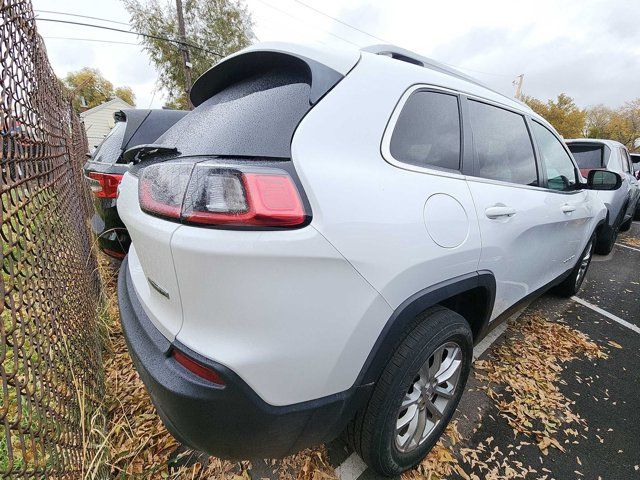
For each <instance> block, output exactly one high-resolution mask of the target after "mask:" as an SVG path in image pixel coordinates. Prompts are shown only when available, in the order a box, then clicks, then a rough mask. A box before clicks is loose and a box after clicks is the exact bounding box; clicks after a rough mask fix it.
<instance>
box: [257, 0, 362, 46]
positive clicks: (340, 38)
mask: <svg viewBox="0 0 640 480" xmlns="http://www.w3.org/2000/svg"><path fill="white" fill-rule="evenodd" d="M258 1H259V2H260V3H262V4H263V5H266V6H267V7H269V8H273V9H274V10H277V11H278V12H280V13H282V14H284V15H286V16H287V17H290V18H293V19H294V20H297V21H298V22H302V23H306V24H307V25H310V26H312V27H314V28H316V29H317V30H322V31H323V32H325V33H327V34H329V35H331V36H332V37H335V38H337V39H338V40H342V41H343V42H347V43H350V44H351V45H354V46H355V47H358V49H360V48H362V45H358V44H357V43H354V42H352V41H351V40H347V39H346V38H343V37H341V36H340V35H336V34H335V33H331V32H328V31H326V30H324V29H323V28H320V27H318V26H316V25H313V24H311V23H309V22H306V21H304V20H302V19H300V18H299V17H296V16H295V15H291V14H290V13H289V12H286V11H284V10H282V9H280V8H278V7H276V6H274V5H271V4H270V3H267V2H265V1H264V0H258Z"/></svg>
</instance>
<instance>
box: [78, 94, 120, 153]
mask: <svg viewBox="0 0 640 480" xmlns="http://www.w3.org/2000/svg"><path fill="white" fill-rule="evenodd" d="M123 108H133V106H131V105H129V104H128V103H127V102H125V101H124V100H122V99H121V98H118V97H115V98H114V99H112V100H109V101H108V102H105V103H102V104H100V105H98V106H97V107H93V108H90V109H89V110H86V111H84V112H81V113H80V119H81V120H82V122H83V123H84V131H85V132H86V133H87V140H88V142H89V151H90V152H92V151H93V150H94V149H95V148H96V147H97V146H98V145H100V142H102V140H104V137H106V136H107V133H109V131H110V130H111V129H112V128H113V126H114V125H115V121H114V119H113V114H114V113H115V112H117V111H118V110H122V109H123Z"/></svg>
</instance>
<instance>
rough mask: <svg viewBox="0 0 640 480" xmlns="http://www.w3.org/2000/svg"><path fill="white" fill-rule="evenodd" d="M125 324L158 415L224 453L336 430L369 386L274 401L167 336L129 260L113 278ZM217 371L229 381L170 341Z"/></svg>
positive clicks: (246, 454)
mask: <svg viewBox="0 0 640 480" xmlns="http://www.w3.org/2000/svg"><path fill="white" fill-rule="evenodd" d="M118 302H119V306H120V317H121V322H122V328H123V331H124V334H125V338H126V341H127V346H128V348H129V353H130V354H131V357H132V359H133V362H134V365H135V367H136V369H137V371H138V373H139V374H140V377H141V378H142V381H143V382H144V384H145V386H146V387H147V390H148V391H149V394H150V396H151V398H152V400H153V403H154V405H155V406H156V408H157V410H158V413H159V415H160V417H161V418H162V421H163V422H164V424H165V426H166V427H167V429H168V430H169V431H170V432H171V433H172V435H173V436H174V437H175V438H176V439H177V440H179V441H180V442H181V443H182V444H184V445H186V446H189V447H192V448H194V449H197V450H200V451H203V452H206V453H209V454H211V455H216V456H218V457H222V458H232V459H243V458H250V457H259V458H266V457H281V456H285V455H288V454H290V453H293V452H296V451H299V450H301V449H303V448H305V447H308V446H311V445H314V444H318V443H322V442H324V441H328V440H331V439H333V438H335V437H337V436H338V435H339V434H340V432H341V431H342V430H343V429H344V427H345V426H346V424H347V423H348V422H349V420H350V419H351V418H352V417H353V414H354V413H355V409H356V408H357V406H358V405H360V404H361V402H362V401H363V400H364V399H366V398H367V396H368V394H369V390H370V387H352V388H350V389H349V390H346V391H344V392H340V393H337V394H335V395H331V396H328V397H324V398H321V399H318V400H312V401H308V402H303V403H298V404H294V405H286V406H273V405H270V404H268V403H266V402H265V401H264V400H262V399H261V398H260V397H259V396H258V395H257V394H256V393H255V392H254V391H253V390H252V389H251V388H250V387H249V386H248V385H247V384H246V383H245V382H244V381H243V380H242V379H241V378H240V377H239V376H238V375H236V374H235V373H234V372H233V371H231V370H230V369H228V368H226V367H224V366H223V365H220V364H217V363H215V362H212V361H211V360H208V359H206V358H204V357H202V356H200V355H198V354H197V353H195V352H192V351H190V350H189V349H188V348H186V347H184V346H182V345H180V344H179V342H175V343H171V342H169V340H167V339H166V337H164V336H163V335H162V334H161V333H160V332H159V331H158V330H157V329H156V328H155V327H154V326H153V324H152V323H151V321H150V320H149V318H148V317H147V315H146V313H145V312H144V310H143V309H142V306H141V304H140V302H139V300H138V298H137V296H136V293H135V290H134V289H133V287H132V285H131V276H130V274H129V268H128V259H125V261H124V262H123V264H122V267H121V269H120V275H119V278H118ZM174 347H176V348H178V349H179V350H181V351H182V352H184V353H186V354H187V355H189V356H191V357H193V358H195V359H197V360H198V361H200V362H201V363H204V364H207V365H209V366H211V367H213V368H214V369H215V370H217V371H218V372H219V373H220V374H221V376H222V378H223V379H224V381H225V382H226V385H225V386H224V387H220V386H216V385H214V384H212V383H209V382H207V381H206V380H203V379H200V378H199V377H197V376H195V375H194V374H192V373H191V372H189V371H188V370H186V369H185V368H184V367H182V366H181V365H180V364H178V363H177V362H176V361H175V360H174V359H173V358H172V357H171V356H170V352H171V349H172V348H174Z"/></svg>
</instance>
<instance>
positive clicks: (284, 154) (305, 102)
mask: <svg viewBox="0 0 640 480" xmlns="http://www.w3.org/2000/svg"><path fill="white" fill-rule="evenodd" d="M309 82H310V80H309V74H308V72H305V71H302V69H301V70H300V71H295V70H292V71H282V70H280V71H268V72H265V73H260V74H258V75H255V76H253V77H249V78H247V79H243V80H241V81H239V82H237V83H234V84H232V85H230V86H228V87H227V88H225V89H224V90H222V91H220V92H218V93H216V94H215V95H214V96H212V97H211V98H209V99H208V100H206V101H205V102H203V103H202V104H200V105H199V106H198V107H197V108H196V109H195V110H193V111H192V112H191V113H189V114H188V115H187V116H185V117H184V118H183V119H182V120H180V121H179V122H178V123H176V124H175V125H174V126H173V127H171V128H170V129H169V130H167V132H166V133H165V134H164V135H162V136H161V137H160V138H159V139H158V141H157V143H159V144H162V145H166V146H169V147H177V148H178V150H179V151H180V153H181V154H182V155H222V156H243V157H271V158H290V157H291V139H292V137H293V133H294V131H295V129H296V127H297V126H298V124H299V123H300V121H301V120H302V118H303V117H304V115H305V114H306V113H307V112H308V111H309V109H310V108H311V105H310V102H309V93H310V85H309Z"/></svg>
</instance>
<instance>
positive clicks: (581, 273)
mask: <svg viewBox="0 0 640 480" xmlns="http://www.w3.org/2000/svg"><path fill="white" fill-rule="evenodd" d="M592 251H593V240H590V241H589V244H588V245H587V248H586V250H585V254H584V255H583V256H582V259H581V260H580V266H579V267H578V274H577V275H576V290H577V289H578V288H580V285H582V282H583V280H584V277H585V275H586V273H587V269H588V268H589V264H590V263H591V254H592V253H593V252H592Z"/></svg>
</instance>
